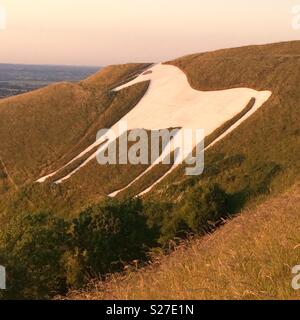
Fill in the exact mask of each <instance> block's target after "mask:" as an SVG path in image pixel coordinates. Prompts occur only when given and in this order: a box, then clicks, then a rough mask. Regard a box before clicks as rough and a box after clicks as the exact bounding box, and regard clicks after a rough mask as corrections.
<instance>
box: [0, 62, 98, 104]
mask: <svg viewBox="0 0 300 320" xmlns="http://www.w3.org/2000/svg"><path fill="white" fill-rule="evenodd" d="M99 69H100V67H84V66H83V67H81V66H54V65H53V66H52V65H22V64H1V63H0V98H4V97H9V96H14V95H17V94H21V93H26V92H28V91H32V90H35V89H38V88H41V87H44V86H47V85H48V84H51V83H54V82H60V81H69V82H76V81H80V80H82V79H84V78H86V77H88V76H90V75H92V74H94V73H95V72H97V71H98V70H99Z"/></svg>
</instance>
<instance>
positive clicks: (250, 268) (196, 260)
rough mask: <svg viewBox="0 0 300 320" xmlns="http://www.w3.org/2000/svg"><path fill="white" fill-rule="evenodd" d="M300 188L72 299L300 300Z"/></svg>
mask: <svg viewBox="0 0 300 320" xmlns="http://www.w3.org/2000/svg"><path fill="white" fill-rule="evenodd" d="M299 195H300V186H299V184H298V185H297V186H294V187H293V188H291V190H289V191H288V192H286V193H284V194H283V195H281V196H278V197H276V198H272V199H270V200H268V201H267V202H265V203H264V204H262V205H260V206H258V207H256V208H254V209H252V210H246V211H244V212H242V214H241V215H239V216H238V217H236V218H234V219H232V220H228V221H226V223H224V226H222V228H220V230H218V231H216V232H214V233H212V234H210V235H207V236H205V237H202V238H196V239H193V240H190V241H186V242H183V243H182V244H181V245H179V246H178V247H176V248H175V251H174V252H173V253H172V254H170V255H163V254H162V255H158V254H155V255H153V260H152V262H151V264H150V265H148V266H146V267H144V268H141V269H139V270H136V265H135V264H132V265H130V266H128V267H129V268H128V270H127V271H126V272H124V273H123V274H115V275H111V276H109V277H108V278H107V280H106V281H101V280H99V281H97V280H94V281H93V282H92V283H91V284H90V286H89V287H88V288H87V289H85V290H83V291H80V292H71V293H70V294H69V296H68V297H67V299H75V300H76V299H79V300H85V299H87V300H98V299H99V300H105V299H113V300H124V299H125V300H126V299H128V300H132V299H146V300H147V299H154V300H155V299H178V300H186V299H239V300H244V299H258V300H262V299H300V295H299V292H297V291H295V290H293V289H292V287H291V282H292V278H293V275H292V268H293V267H294V266H295V265H299V256H300V247H299V243H300V234H299V232H298V231H299V228H300V213H299V212H300V196H299Z"/></svg>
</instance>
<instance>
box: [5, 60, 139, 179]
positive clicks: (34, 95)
mask: <svg viewBox="0 0 300 320" xmlns="http://www.w3.org/2000/svg"><path fill="white" fill-rule="evenodd" d="M142 67H145V65H141V64H128V65H123V66H114V67H109V68H106V69H103V70H102V71H100V72H99V73H98V74H96V75H95V76H93V77H92V78H89V79H87V80H85V81H82V82H81V83H79V84H70V83H58V84H54V85H50V86H48V87H45V88H42V89H39V90H36V91H33V92H30V93H27V94H24V95H19V96H15V97H11V98H7V99H2V100H0V135H1V140H0V156H1V159H2V161H3V162H4V163H5V165H6V167H7V170H8V172H9V173H10V175H11V177H12V178H13V179H14V181H15V182H16V183H17V184H22V183H24V182H28V181H32V180H33V179H35V178H37V177H38V176H41V175H43V174H45V173H48V172H49V171H51V170H53V169H56V168H59V167H60V165H61V164H64V163H65V162H66V161H68V160H70V159H71V158H72V157H73V156H74V155H75V154H76V151H78V150H81V149H82V148H83V147H85V146H87V145H88V144H89V143H90V142H91V141H94V140H95V135H96V132H97V130H99V128H101V126H100V127H99V125H100V124H99V123H98V118H99V116H100V115H102V114H103V113H104V112H105V111H106V110H107V109H108V108H109V107H111V105H112V104H116V103H117V101H116V100H118V98H119V97H118V94H117V93H112V92H111V91H109V90H108V89H109V88H111V87H114V86H115V85H116V84H118V83H120V82H121V81H122V80H123V79H124V78H127V77H128V76H129V75H131V74H132V73H133V72H135V71H137V70H140V69H141V68H142ZM107 73H109V74H110V76H109V77H108V76H107ZM131 95H134V93H132V94H131ZM111 118H112V120H113V116H111ZM115 118H116V116H115ZM62 137H63V139H62Z"/></svg>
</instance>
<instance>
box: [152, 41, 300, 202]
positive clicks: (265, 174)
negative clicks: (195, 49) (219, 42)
mask: <svg viewBox="0 0 300 320" xmlns="http://www.w3.org/2000/svg"><path fill="white" fill-rule="evenodd" d="M169 63H170V64H173V65H176V66H178V67H180V68H181V69H182V70H183V71H184V72H185V73H186V74H187V76H188V79H189V81H190V83H191V85H192V87H194V88H196V89H199V90H220V89H228V88H235V87H250V88H254V89H257V90H271V91H272V92H273V95H272V97H271V98H270V99H269V100H268V101H267V103H266V104H265V105H264V106H263V107H262V108H261V109H260V110H258V111H257V112H256V113H255V114H254V115H253V116H251V117H250V118H249V119H247V120H246V121H245V122H244V123H243V124H242V125H241V126H240V127H238V128H237V129H236V130H234V132H232V133H230V134H229V135H228V136H227V137H226V138H224V139H223V140H222V141H220V142H219V143H217V144H216V145H215V146H214V147H212V148H211V149H210V150H209V151H208V152H206V162H205V171H204V175H203V176H201V177H196V178H188V177H185V176H184V171H183V169H184V168H183V167H181V168H180V169H178V170H177V171H175V172H174V173H172V174H171V175H170V176H169V177H168V178H167V179H165V180H164V181H163V182H162V183H161V184H160V185H158V186H157V187H156V188H155V190H154V192H152V194H151V195H150V197H155V199H157V198H159V199H162V200H165V199H170V200H176V199H178V198H180V195H182V193H184V192H185V191H187V190H188V188H189V187H191V186H195V185H197V183H202V182H203V181H207V180H209V181H211V182H217V183H219V184H220V185H221V186H222V187H223V188H224V189H225V190H226V191H228V192H231V193H233V194H234V195H235V196H236V197H237V202H239V203H237V206H242V205H243V204H244V202H245V201H247V200H248V199H251V198H254V197H256V196H257V195H261V194H264V193H269V192H270V191H281V190H284V189H286V188H287V187H289V186H291V185H292V184H293V183H295V181H297V179H299V174H300V162H299V159H300V130H299V120H300V105H299V104H300V73H299V70H300V41H296V42H287V43H278V44H272V45H265V46H251V47H244V48H236V49H227V50H220V51H216V52H209V53H203V54H196V55H192V56H187V57H183V58H181V59H178V60H175V61H171V62H169ZM234 159H240V161H237V162H236V163H235V160H234Z"/></svg>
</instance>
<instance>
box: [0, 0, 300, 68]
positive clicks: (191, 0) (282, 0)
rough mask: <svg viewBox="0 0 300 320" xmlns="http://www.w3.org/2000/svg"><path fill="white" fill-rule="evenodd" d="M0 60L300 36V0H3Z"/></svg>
mask: <svg viewBox="0 0 300 320" xmlns="http://www.w3.org/2000/svg"><path fill="white" fill-rule="evenodd" d="M1 5H2V7H4V8H5V11H6V29H5V30H0V63H8V62H10V63H29V64H74V65H97V66H104V65H108V64H117V63H125V62H155V61H165V60H167V59H171V58H176V57H179V56H182V55H185V54H190V53H195V52H203V51H207V50H214V49H219V48H225V47H235V46H241V45H246V44H261V43H270V42H278V41H286V40H298V39H300V29H299V30H295V29H293V28H292V19H293V14H292V8H293V6H295V5H300V0H0V6H1Z"/></svg>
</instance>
